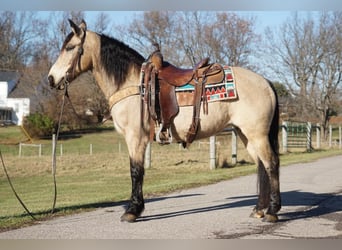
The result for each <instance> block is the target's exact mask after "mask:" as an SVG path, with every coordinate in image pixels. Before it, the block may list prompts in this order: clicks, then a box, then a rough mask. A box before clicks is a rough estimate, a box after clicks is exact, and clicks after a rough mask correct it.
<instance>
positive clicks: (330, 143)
mask: <svg viewBox="0 0 342 250" xmlns="http://www.w3.org/2000/svg"><path fill="white" fill-rule="evenodd" d="M331 147H332V126H331V125H329V148H331Z"/></svg>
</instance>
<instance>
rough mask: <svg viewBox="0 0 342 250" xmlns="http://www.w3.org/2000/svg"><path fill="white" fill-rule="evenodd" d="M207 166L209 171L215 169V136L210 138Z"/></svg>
mask: <svg viewBox="0 0 342 250" xmlns="http://www.w3.org/2000/svg"><path fill="white" fill-rule="evenodd" d="M209 142H210V150H209V164H210V166H209V167H210V169H215V168H216V136H215V135H213V136H210V138H209Z"/></svg>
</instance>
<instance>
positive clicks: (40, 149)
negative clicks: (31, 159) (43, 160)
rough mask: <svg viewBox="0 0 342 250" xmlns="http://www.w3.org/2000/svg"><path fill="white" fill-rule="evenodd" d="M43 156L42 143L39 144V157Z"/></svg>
mask: <svg viewBox="0 0 342 250" xmlns="http://www.w3.org/2000/svg"><path fill="white" fill-rule="evenodd" d="M41 156H42V144H39V157H41Z"/></svg>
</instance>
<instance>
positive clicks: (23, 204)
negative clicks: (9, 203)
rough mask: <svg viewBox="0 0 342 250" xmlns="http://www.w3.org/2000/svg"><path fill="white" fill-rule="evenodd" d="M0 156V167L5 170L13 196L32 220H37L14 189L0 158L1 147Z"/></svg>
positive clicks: (0, 155)
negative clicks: (0, 164) (0, 165)
mask: <svg viewBox="0 0 342 250" xmlns="http://www.w3.org/2000/svg"><path fill="white" fill-rule="evenodd" d="M0 158H1V163H2V168H3V169H4V172H5V175H6V178H7V181H8V183H9V185H10V187H11V189H12V191H13V194H14V195H15V197H16V198H17V200H18V201H19V203H20V204H21V205H22V207H23V208H24V209H25V211H26V213H27V214H28V215H30V216H31V218H32V219H34V220H37V218H36V217H34V216H33V214H32V213H31V212H30V210H28V208H27V207H26V206H25V203H24V202H23V201H22V200H21V199H20V197H19V195H18V194H17V192H16V191H15V188H14V186H13V184H12V181H11V178H10V177H9V175H8V173H7V169H6V166H5V162H4V159H3V158H2V153H1V149H0Z"/></svg>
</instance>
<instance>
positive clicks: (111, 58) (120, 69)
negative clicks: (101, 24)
mask: <svg viewBox="0 0 342 250" xmlns="http://www.w3.org/2000/svg"><path fill="white" fill-rule="evenodd" d="M100 37H101V63H102V65H103V67H104V69H105V70H106V72H107V73H108V75H110V76H114V80H115V83H116V84H117V85H118V86H119V87H120V86H121V85H122V84H123V83H124V82H125V81H126V77H127V75H128V70H129V69H130V67H131V65H132V64H133V65H135V66H137V67H141V64H142V63H143V62H144V60H145V59H144V57H143V56H142V55H140V54H139V53H138V52H136V51H135V50H133V49H132V48H130V47H129V46H128V45H126V44H124V43H123V42H120V41H119V40H117V39H115V38H111V37H108V36H106V35H103V34H101V35H100Z"/></svg>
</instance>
